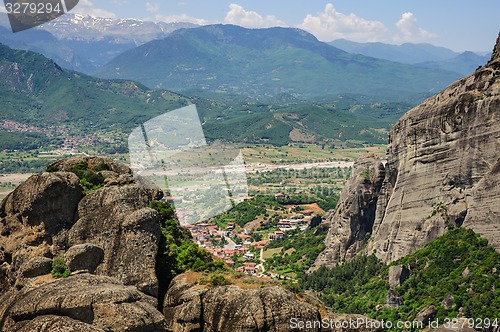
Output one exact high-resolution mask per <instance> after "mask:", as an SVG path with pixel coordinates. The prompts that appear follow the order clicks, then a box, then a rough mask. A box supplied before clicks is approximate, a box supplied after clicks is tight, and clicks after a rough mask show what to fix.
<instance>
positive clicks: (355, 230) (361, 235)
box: [311, 156, 385, 271]
mask: <svg viewBox="0 0 500 332" xmlns="http://www.w3.org/2000/svg"><path fill="white" fill-rule="evenodd" d="M384 177H385V168H384V165H383V164H382V162H380V161H379V160H378V159H377V158H375V157H374V156H370V157H366V158H361V159H359V160H358V161H357V162H356V163H355V164H354V167H353V170H352V173H351V177H350V179H349V181H348V183H347V184H346V186H345V187H344V189H343V190H342V194H341V195H340V200H339V204H338V206H337V209H336V210H335V211H330V212H329V213H328V214H327V215H326V216H325V218H324V219H325V221H324V225H325V227H326V226H327V227H328V228H329V230H328V234H327V236H326V239H325V243H326V248H325V250H324V251H323V252H322V253H321V254H320V255H319V256H318V258H317V259H316V262H315V264H314V265H313V266H312V267H311V271H313V270H315V269H317V268H318V267H319V266H321V265H335V264H337V263H340V262H344V261H348V260H351V259H352V258H353V257H355V256H356V255H357V254H358V253H360V252H361V251H362V250H363V248H364V247H365V245H366V243H367V241H368V239H369V238H370V236H371V232H372V228H373V221H374V219H375V213H376V205H377V201H378V196H379V193H380V189H381V186H382V181H383V180H384Z"/></svg>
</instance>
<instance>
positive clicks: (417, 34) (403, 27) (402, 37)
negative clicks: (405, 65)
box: [395, 12, 438, 42]
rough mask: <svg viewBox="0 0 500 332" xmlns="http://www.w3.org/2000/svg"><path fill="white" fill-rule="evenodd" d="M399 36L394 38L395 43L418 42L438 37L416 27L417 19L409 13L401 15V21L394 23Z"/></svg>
mask: <svg viewBox="0 0 500 332" xmlns="http://www.w3.org/2000/svg"><path fill="white" fill-rule="evenodd" d="M396 27H397V28H398V31H399V35H396V36H395V40H396V41H405V42H419V41H425V40H429V39H432V38H436V37H438V35H437V34H435V33H433V32H429V31H427V30H424V29H422V28H419V27H418V26H417V19H416V18H415V16H414V15H413V13H411V12H406V13H403V15H401V19H400V20H399V21H397V22H396Z"/></svg>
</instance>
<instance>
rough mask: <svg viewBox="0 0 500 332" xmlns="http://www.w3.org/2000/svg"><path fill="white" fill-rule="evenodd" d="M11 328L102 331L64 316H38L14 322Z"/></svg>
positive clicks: (40, 331) (23, 331) (48, 331)
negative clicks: (25, 320)
mask: <svg viewBox="0 0 500 332" xmlns="http://www.w3.org/2000/svg"><path fill="white" fill-rule="evenodd" d="M13 330H15V331H17V332H33V331H37V332H104V330H102V329H98V328H96V327H93V326H92V325H90V324H86V323H82V322H80V321H77V320H74V319H71V318H69V317H66V316H54V315H47V316H39V317H35V318H34V319H33V320H30V321H28V322H20V323H18V324H16V325H15V326H14V328H13Z"/></svg>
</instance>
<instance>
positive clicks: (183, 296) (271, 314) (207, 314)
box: [163, 275, 381, 332]
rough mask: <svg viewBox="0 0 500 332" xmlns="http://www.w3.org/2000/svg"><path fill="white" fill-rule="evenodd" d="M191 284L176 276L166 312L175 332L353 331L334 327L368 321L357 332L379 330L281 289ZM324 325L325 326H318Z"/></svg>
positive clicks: (169, 294) (185, 276)
mask: <svg viewBox="0 0 500 332" xmlns="http://www.w3.org/2000/svg"><path fill="white" fill-rule="evenodd" d="M188 279H190V278H189V276H187V275H181V276H178V277H176V278H175V279H174V280H173V281H172V283H171V286H170V288H169V290H168V293H167V295H166V297H165V302H164V309H163V312H164V314H165V317H166V318H167V321H168V327H169V329H170V330H172V331H176V332H188V331H203V332H225V331H241V332H250V331H259V332H260V331H262V332H264V331H265V332H268V331H274V332H280V331H283V332H289V331H290V332H291V331H311V332H313V331H350V329H349V328H335V323H334V322H336V323H337V325H340V326H342V323H344V326H345V325H347V326H349V324H348V323H349V322H352V321H363V322H368V323H367V324H366V325H361V324H360V325H359V326H358V327H357V328H354V329H352V330H353V331H354V330H356V331H361V332H362V331H379V330H381V329H380V328H377V327H376V326H377V324H373V323H374V322H375V321H373V320H370V319H368V318H366V317H363V316H359V315H335V314H332V313H326V312H324V313H323V315H321V314H320V311H319V310H318V308H316V307H315V306H312V305H310V304H306V303H304V302H301V301H300V300H298V298H297V297H296V296H295V294H293V293H291V292H289V291H287V290H285V289H283V288H281V287H278V286H267V287H263V288H249V289H243V288H240V287H237V286H234V285H229V286H219V287H209V286H206V285H199V284H197V283H196V282H193V281H192V280H188ZM320 321H323V324H322V325H321V324H318V323H319V322H320ZM370 323H372V324H371V325H370ZM307 324H311V326H310V327H308V325H307ZM312 324H316V325H312ZM351 325H352V324H351Z"/></svg>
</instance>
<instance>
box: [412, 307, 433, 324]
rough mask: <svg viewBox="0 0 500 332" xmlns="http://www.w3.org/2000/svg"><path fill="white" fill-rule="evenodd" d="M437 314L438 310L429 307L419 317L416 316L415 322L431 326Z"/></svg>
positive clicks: (421, 311) (419, 313)
mask: <svg viewBox="0 0 500 332" xmlns="http://www.w3.org/2000/svg"><path fill="white" fill-rule="evenodd" d="M436 312H437V310H436V308H434V306H432V305H429V306H427V307H425V308H423V309H422V310H420V311H419V312H418V314H417V316H415V321H417V322H422V323H424V326H429V323H430V322H431V320H432V319H434V316H435V315H436Z"/></svg>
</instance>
